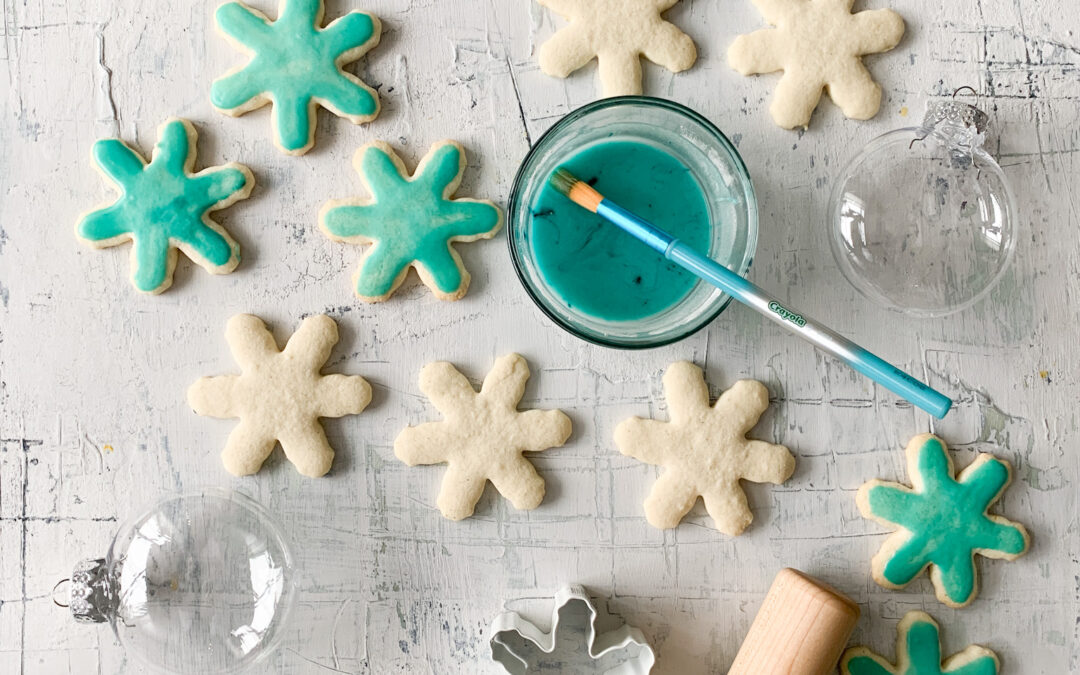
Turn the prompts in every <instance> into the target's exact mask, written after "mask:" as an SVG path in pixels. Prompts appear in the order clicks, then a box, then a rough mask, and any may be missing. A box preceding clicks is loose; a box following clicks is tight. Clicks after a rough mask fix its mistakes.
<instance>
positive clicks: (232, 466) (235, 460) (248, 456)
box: [221, 420, 276, 476]
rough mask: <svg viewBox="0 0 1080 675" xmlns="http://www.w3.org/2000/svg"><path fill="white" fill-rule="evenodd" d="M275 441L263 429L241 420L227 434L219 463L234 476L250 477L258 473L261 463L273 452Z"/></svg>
mask: <svg viewBox="0 0 1080 675" xmlns="http://www.w3.org/2000/svg"><path fill="white" fill-rule="evenodd" d="M275 442H276V439H275V438H274V435H273V434H272V433H270V432H268V431H267V430H266V429H265V428H263V427H261V426H259V425H258V424H256V423H254V422H249V421H246V420H241V421H240V424H237V425H236V428H235V429H233V430H232V433H230V434H229V439H228V440H227V441H226V442H225V449H224V450H222V451H221V461H222V463H223V464H224V465H225V470H226V471H228V472H229V473H231V474H232V475H234V476H250V475H252V474H255V473H258V471H259V468H260V467H262V465H263V462H265V461H266V458H267V457H269V456H270V453H271V452H273V450H274V443H275Z"/></svg>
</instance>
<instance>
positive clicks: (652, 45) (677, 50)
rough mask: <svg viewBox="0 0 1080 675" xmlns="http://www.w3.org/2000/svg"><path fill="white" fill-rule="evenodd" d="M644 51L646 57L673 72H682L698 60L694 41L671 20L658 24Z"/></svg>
mask: <svg viewBox="0 0 1080 675" xmlns="http://www.w3.org/2000/svg"><path fill="white" fill-rule="evenodd" d="M642 53H643V54H644V56H645V58H647V59H649V60H650V61H652V62H653V63H655V64H657V65H660V66H663V67H665V68H667V69H668V70H670V71H671V72H673V73H679V72H682V71H684V70H686V69H687V68H689V67H690V66H692V65H694V62H695V61H697V47H696V46H695V45H694V41H693V40H692V39H690V36H689V35H687V34H686V33H684V32H682V30H680V29H679V28H678V26H676V25H675V24H673V23H671V22H669V21H662V22H660V24H659V25H657V26H656V30H655V31H654V32H653V33H652V35H650V36H649V42H648V44H646V45H645V49H644V50H643V52H642Z"/></svg>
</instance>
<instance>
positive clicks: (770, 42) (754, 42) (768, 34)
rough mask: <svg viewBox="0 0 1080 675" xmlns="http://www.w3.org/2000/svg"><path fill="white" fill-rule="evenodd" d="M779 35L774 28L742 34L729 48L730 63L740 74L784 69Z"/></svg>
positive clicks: (757, 73)
mask: <svg viewBox="0 0 1080 675" xmlns="http://www.w3.org/2000/svg"><path fill="white" fill-rule="evenodd" d="M778 36H779V33H778V32H777V31H776V30H775V29H773V28H763V29H761V30H758V31H754V32H753V33H750V34H749V35H740V36H739V37H737V38H735V41H734V42H732V43H731V47H729V48H728V53H727V57H728V65H730V66H731V67H732V68H734V69H735V70H736V71H737V72H738V73H739V74H740V75H759V74H764V73H775V72H776V71H778V70H783V69H784V61H783V55H784V50H783V49H782V46H781V44H780V38H779V37H778Z"/></svg>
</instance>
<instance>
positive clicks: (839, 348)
mask: <svg viewBox="0 0 1080 675" xmlns="http://www.w3.org/2000/svg"><path fill="white" fill-rule="evenodd" d="M550 182H551V186H552V187H553V188H555V189H556V190H558V191H559V192H560V193H562V194H564V195H566V196H567V197H569V198H570V200H571V201H573V202H574V203H575V204H577V205H579V206H581V207H582V208H585V209H588V210H589V211H592V212H593V213H595V214H597V215H599V216H601V217H602V218H604V219H605V220H607V221H608V222H610V223H612V224H614V225H617V226H618V227H619V228H621V229H622V230H624V231H625V232H627V233H629V234H631V235H633V236H634V237H635V238H637V239H638V240H640V241H642V242H644V243H645V244H647V245H649V246H650V247H651V248H653V249H654V250H656V251H657V252H658V253H660V254H661V255H663V256H664V258H666V259H667V260H670V261H671V262H673V263H675V264H676V265H678V266H679V267H682V268H683V269H685V270H687V271H688V272H690V273H692V274H693V275H694V276H696V277H698V278H699V279H702V280H703V281H707V282H708V283H710V284H712V285H713V286H716V287H717V288H719V289H720V290H721V291H723V292H724V293H727V294H728V295H729V296H731V297H732V298H735V299H736V300H738V301H739V302H741V303H742V304H744V305H746V306H748V307H750V308H752V309H754V310H755V311H757V312H758V313H759V314H761V315H763V316H765V317H766V318H767V319H769V320H771V321H772V322H774V323H777V324H780V325H781V326H783V327H784V328H786V329H788V330H789V331H791V332H793V333H795V334H796V335H798V336H800V337H801V338H803V339H804V340H807V341H808V342H810V343H811V344H813V345H814V346H815V347H817V348H818V349H821V350H822V351H824V352H826V353H828V354H832V355H833V356H835V357H836V358H838V359H840V360H841V361H843V362H844V363H846V364H848V365H849V366H851V367H852V368H854V369H855V370H856V371H858V372H860V373H862V374H863V375H865V376H867V377H869V378H870V379H871V380H873V381H874V382H877V383H878V384H880V385H882V386H883V387H885V388H886V389H888V390H889V391H891V392H893V393H895V394H897V395H898V396H901V397H903V398H904V399H906V400H907V401H909V402H910V403H911V404H912V405H915V406H918V407H919V408H922V409H923V410H925V411H926V412H928V413H930V414H931V415H933V416H934V417H937V418H939V419H940V418H942V417H944V416H945V413H947V412H949V408H950V407H952V400H951V399H949V398H948V397H947V396H945V395H944V394H942V393H941V392H939V391H936V390H934V389H932V388H931V387H929V386H927V385H925V384H923V383H922V382H920V381H919V380H916V379H915V378H914V377H912V376H911V375H908V374H907V373H905V372H904V371H902V370H900V369H899V368H897V367H896V366H893V365H891V364H890V363H888V362H887V361H885V360H883V359H881V358H880V357H878V356H875V355H874V354H872V353H871V352H869V351H867V350H866V349H864V348H862V347H860V346H859V345H857V344H855V343H854V342H852V341H851V340H848V339H847V338H845V337H844V336H842V335H840V334H839V333H837V332H835V331H833V330H831V329H829V328H827V327H825V326H823V325H821V324H820V323H818V322H816V321H814V320H813V319H811V318H810V317H808V316H806V315H805V314H802V313H801V312H797V311H795V310H793V309H791V308H790V307H788V306H786V305H785V304H784V303H782V302H780V301H779V300H777V299H776V298H775V297H773V296H771V295H769V294H768V293H766V292H765V291H764V290H762V289H761V288H759V287H757V286H755V285H754V284H752V283H750V282H749V281H747V280H746V279H744V278H743V277H741V276H739V275H738V274H736V273H735V272H732V271H731V270H729V269H728V268H727V267H724V266H723V265H721V264H720V263H718V262H716V261H715V260H712V259H711V258H709V257H707V256H704V255H702V254H700V253H698V252H697V251H695V250H694V249H693V248H691V247H690V246H689V245H687V244H685V243H683V242H681V241H679V240H678V239H676V238H675V237H672V236H671V235H670V234H668V233H667V232H664V231H663V230H661V229H660V228H658V227H656V226H655V225H653V224H652V223H649V222H648V221H646V220H644V219H642V218H639V217H638V216H636V215H634V214H633V213H631V212H630V211H627V210H626V209H624V208H622V207H621V206H619V205H618V204H615V203H612V202H611V201H610V200H608V199H605V198H604V196H603V195H601V194H600V193H599V192H597V191H596V189H595V188H593V187H592V186H591V185H589V184H588V183H585V182H584V181H581V180H578V179H577V178H575V177H574V175H573V174H572V173H570V172H569V171H567V170H566V169H562V168H560V169H557V170H556V171H555V173H554V174H552V176H551V179H550Z"/></svg>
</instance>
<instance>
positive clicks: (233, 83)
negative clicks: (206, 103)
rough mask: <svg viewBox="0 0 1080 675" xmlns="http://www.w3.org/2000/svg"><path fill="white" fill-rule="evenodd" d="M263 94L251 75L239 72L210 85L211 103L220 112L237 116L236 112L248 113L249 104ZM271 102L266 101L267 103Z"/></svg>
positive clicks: (220, 78)
mask: <svg viewBox="0 0 1080 675" xmlns="http://www.w3.org/2000/svg"><path fill="white" fill-rule="evenodd" d="M262 93H263V89H262V86H261V85H260V84H259V83H257V82H256V81H255V80H254V79H253V78H252V77H251V74H250V73H248V72H246V71H238V72H235V73H230V74H228V75H225V76H223V77H219V78H218V79H216V80H214V82H213V84H211V85H210V103H211V104H212V105H213V106H214V107H215V108H217V109H218V110H221V111H224V112H227V113H229V114H232V115H236V114H238V112H234V111H239V110H243V111H244V112H247V110H248V108H247V104H248V102H249V101H251V99H253V98H255V97H256V96H259V95H261V94H262ZM269 102H270V100H269V99H265V103H269Z"/></svg>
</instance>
